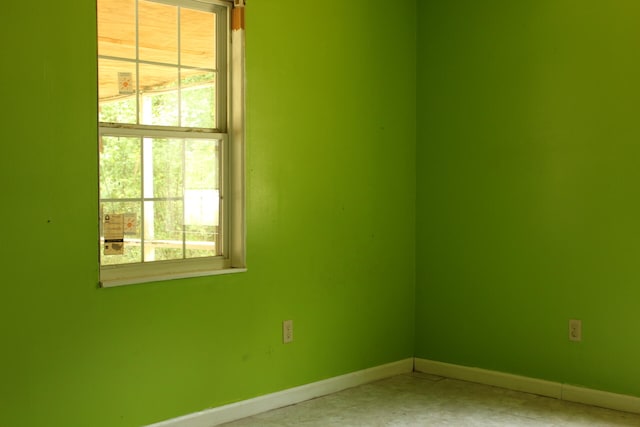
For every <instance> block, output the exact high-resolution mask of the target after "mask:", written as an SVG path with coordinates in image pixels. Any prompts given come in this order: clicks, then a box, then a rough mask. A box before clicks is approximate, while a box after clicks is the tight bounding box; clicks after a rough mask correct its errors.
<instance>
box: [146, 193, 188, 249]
mask: <svg viewBox="0 0 640 427" xmlns="http://www.w3.org/2000/svg"><path fill="white" fill-rule="evenodd" d="M182 212H183V204H182V201H147V202H144V260H145V261H161V260H168V259H182V258H184V252H183V245H184V243H183V236H184V233H183V230H182V228H183V224H184V221H183V215H182Z"/></svg>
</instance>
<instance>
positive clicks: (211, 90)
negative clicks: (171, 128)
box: [180, 70, 216, 128]
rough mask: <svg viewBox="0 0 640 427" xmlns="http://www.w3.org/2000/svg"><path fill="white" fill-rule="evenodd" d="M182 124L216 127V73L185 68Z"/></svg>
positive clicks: (183, 74)
mask: <svg viewBox="0 0 640 427" xmlns="http://www.w3.org/2000/svg"><path fill="white" fill-rule="evenodd" d="M182 76H183V77H182V92H181V95H182V99H181V116H182V117H181V123H180V125H181V126H186V127H199V128H215V127H216V123H215V73H212V72H211V73H203V72H198V73H194V72H193V71H191V72H189V71H188V70H183V73H182Z"/></svg>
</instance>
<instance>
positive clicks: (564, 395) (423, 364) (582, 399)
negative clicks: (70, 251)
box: [414, 358, 640, 414]
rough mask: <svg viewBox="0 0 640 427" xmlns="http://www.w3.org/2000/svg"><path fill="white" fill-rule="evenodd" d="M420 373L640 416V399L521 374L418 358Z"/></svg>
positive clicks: (416, 367) (416, 360) (416, 366)
mask: <svg viewBox="0 0 640 427" xmlns="http://www.w3.org/2000/svg"><path fill="white" fill-rule="evenodd" d="M414 367H415V370H416V371H417V372H423V373H426V374H433V375H439V376H443V377H447V378H455V379H459V380H464V381H471V382H475V383H480V384H487V385H493V386H497V387H502V388H507V389H510V390H517V391H524V392H526V393H533V394H538V395H541V396H548V397H553V398H556V399H562V400H566V401H569V402H576V403H583V404H587V405H593V406H599V407H602V408H608V409H615V410H618V411H625V412H631V413H635V414H640V397H635V396H627V395H624V394H617V393H609V392H606V391H600V390H593V389H590V388H585V387H577V386H573V385H569V384H563V383H559V382H553V381H545V380H539V379H536V378H529V377H523V376H520V375H512V374H505V373H502V372H497V371H489V370H486V369H480V368H471V367H468V366H461V365H453V364H450V363H444V362H436V361H433V360H427V359H419V358H416V359H415V364H414Z"/></svg>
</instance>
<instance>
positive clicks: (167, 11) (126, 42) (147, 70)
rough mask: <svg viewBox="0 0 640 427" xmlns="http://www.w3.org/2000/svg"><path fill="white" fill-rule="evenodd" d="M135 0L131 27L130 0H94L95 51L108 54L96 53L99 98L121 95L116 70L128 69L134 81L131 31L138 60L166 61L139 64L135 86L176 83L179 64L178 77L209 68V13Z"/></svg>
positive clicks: (211, 20)
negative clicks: (137, 82) (179, 73)
mask: <svg viewBox="0 0 640 427" xmlns="http://www.w3.org/2000/svg"><path fill="white" fill-rule="evenodd" d="M137 3H138V25H137V31H136V13H135V11H136V0H99V1H98V53H99V55H101V56H108V57H110V58H109V59H99V65H98V68H99V88H98V93H99V98H100V100H108V99H115V98H119V97H122V96H126V94H124V95H123V93H122V92H121V91H120V86H119V81H118V75H119V73H123V72H124V73H127V72H129V73H132V76H134V78H133V83H134V84H135V81H136V79H135V75H136V74H135V73H136V66H135V62H131V61H132V60H135V59H136V35H137V39H138V57H139V59H140V61H145V62H147V61H148V62H153V63H162V64H166V65H151V64H146V63H145V64H141V66H140V87H139V88H134V89H135V90H136V91H138V90H139V91H153V90H158V89H162V88H168V87H171V86H177V81H178V68H179V66H182V68H181V76H182V78H184V77H189V76H193V75H197V74H204V73H209V72H211V70H212V69H215V64H216V52H215V31H216V28H215V25H216V19H215V14H214V13H212V12H205V11H201V10H194V9H188V8H185V7H181V8H180V10H179V11H178V7H176V6H171V5H167V4H162V3H157V2H153V1H147V0H138V2H137ZM113 58H122V59H123V60H117V59H113ZM178 58H179V59H178ZM127 60H129V61H127ZM185 67H187V68H185ZM194 68H201V69H206V70H207V71H205V70H197V69H194ZM129 96H131V95H129Z"/></svg>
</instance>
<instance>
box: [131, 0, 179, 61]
mask: <svg viewBox="0 0 640 427" xmlns="http://www.w3.org/2000/svg"><path fill="white" fill-rule="evenodd" d="M138 32H139V33H138V44H139V55H140V59H141V60H143V61H152V62H162V63H165V64H177V63H178V8H177V7H176V6H169V5H166V4H161V3H155V2H151V1H144V0H141V1H139V2H138Z"/></svg>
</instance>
